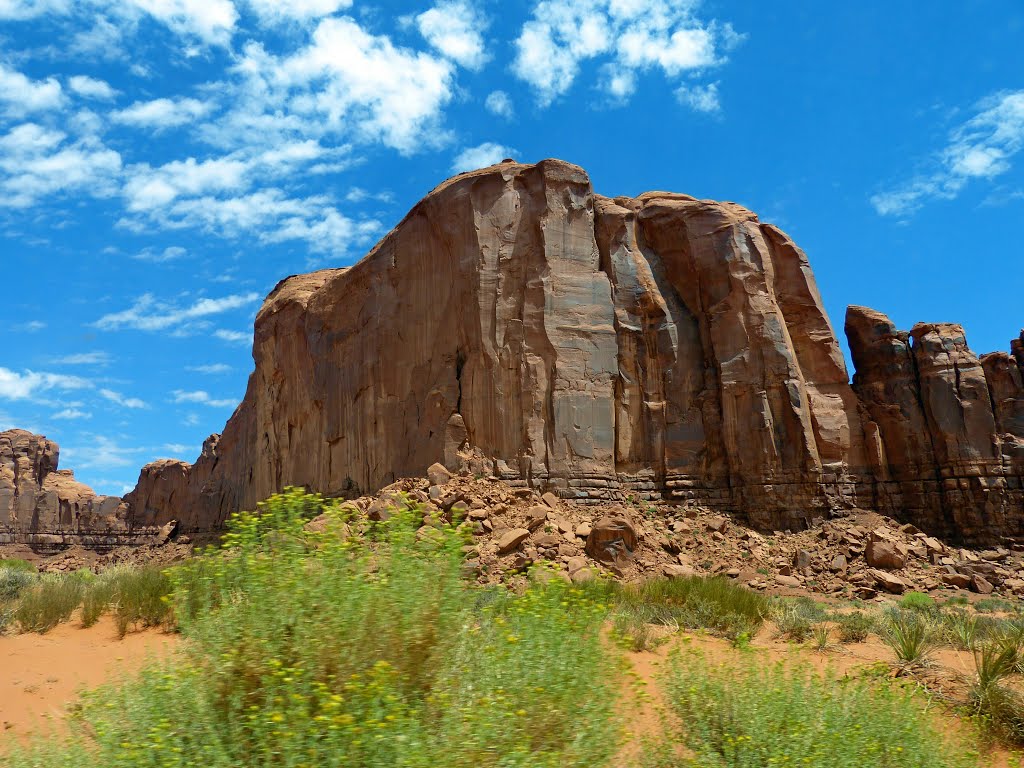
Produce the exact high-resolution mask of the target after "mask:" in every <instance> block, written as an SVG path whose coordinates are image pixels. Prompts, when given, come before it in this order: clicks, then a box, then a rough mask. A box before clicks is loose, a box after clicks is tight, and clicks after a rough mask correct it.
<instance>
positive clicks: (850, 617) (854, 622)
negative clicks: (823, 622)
mask: <svg viewBox="0 0 1024 768" xmlns="http://www.w3.org/2000/svg"><path fill="white" fill-rule="evenodd" d="M832 618H833V621H835V623H836V624H837V625H838V627H839V642H841V643H863V642H864V641H865V640H867V639H868V635H870V634H871V633H872V632H873V631H874V628H875V622H874V619H872V618H871V617H870V616H868V615H867V614H866V613H864V612H862V611H853V612H852V613H837V614H835V615H834V616H833V617H832Z"/></svg>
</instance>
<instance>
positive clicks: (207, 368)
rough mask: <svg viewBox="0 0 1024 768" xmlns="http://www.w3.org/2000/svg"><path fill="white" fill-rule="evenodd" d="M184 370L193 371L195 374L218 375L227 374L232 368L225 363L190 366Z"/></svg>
mask: <svg viewBox="0 0 1024 768" xmlns="http://www.w3.org/2000/svg"><path fill="white" fill-rule="evenodd" d="M185 370H187V371H195V372H196V373H206V374H218V373H228V372H229V371H231V370H232V368H231V366H230V365H227V364H226V363H211V364H209V365H190V366H188V367H187V368H186V369H185Z"/></svg>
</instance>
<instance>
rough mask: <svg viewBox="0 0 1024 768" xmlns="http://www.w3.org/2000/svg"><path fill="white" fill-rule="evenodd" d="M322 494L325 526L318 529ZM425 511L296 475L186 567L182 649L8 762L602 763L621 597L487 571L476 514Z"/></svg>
mask: <svg viewBox="0 0 1024 768" xmlns="http://www.w3.org/2000/svg"><path fill="white" fill-rule="evenodd" d="M320 510H322V511H324V512H325V514H326V515H327V516H328V521H329V524H328V525H327V527H326V530H325V531H324V532H322V533H308V532H306V531H305V530H304V529H303V524H304V523H305V521H306V520H307V519H308V518H309V517H310V516H311V515H310V512H311V511H320ZM421 519H422V514H421V513H418V512H416V511H413V512H409V513H400V514H396V515H395V516H394V517H392V518H391V519H390V520H389V521H387V522H385V523H370V522H368V521H366V520H365V519H357V518H353V517H351V516H349V513H345V512H342V511H340V510H339V508H337V507H334V506H333V505H331V504H329V503H325V502H323V501H322V500H320V499H319V498H316V497H310V496H308V495H305V494H302V493H299V492H297V491H291V492H289V493H286V494H283V495H281V496H277V497H274V498H273V499H271V500H270V501H269V502H268V503H267V504H266V505H263V506H262V507H261V510H260V511H259V512H258V513H248V514H243V515H239V516H236V517H235V518H234V520H233V521H232V524H231V531H230V533H229V535H228V536H227V537H226V539H225V545H224V548H223V549H222V550H220V551H217V552H212V553H208V554H205V555H203V556H200V557H198V558H196V559H195V560H193V561H191V562H189V563H187V564H186V565H184V566H181V567H179V568H176V569H173V570H172V571H171V574H170V579H171V582H172V584H173V593H172V598H171V601H172V605H173V608H174V610H175V612H176V616H177V621H178V624H179V626H180V629H181V631H182V632H183V633H184V635H185V636H186V637H187V638H188V641H189V642H188V643H187V644H186V645H185V646H184V651H183V653H184V656H183V657H182V658H178V659H177V660H175V661H172V662H168V663H166V664H160V665H155V666H152V667H150V668H149V669H148V670H147V671H145V672H144V673H143V674H142V676H141V677H140V678H139V679H138V680H137V681H135V682H131V683H129V684H127V685H123V686H121V687H116V688H114V687H111V688H105V689H100V690H99V691H97V692H95V693H93V694H91V695H89V696H88V697H87V698H86V699H85V701H84V703H83V705H82V707H81V711H80V713H79V715H78V717H79V718H80V720H81V722H82V728H81V730H80V731H79V732H78V733H77V735H75V736H74V737H72V738H71V739H70V740H69V741H67V742H66V743H64V744H62V745H58V744H55V743H54V742H53V740H52V739H51V740H48V741H41V742H38V743H37V744H35V745H34V746H30V747H28V748H27V749H25V750H22V749H20V748H19V749H16V750H15V751H14V752H13V753H12V754H11V755H8V756H5V760H4V761H3V762H4V764H5V765H8V766H11V768H24V767H27V766H71V765H74V766H75V767H76V768H89V767H90V766H104V767H106V766H133V767H134V766H185V765H203V766H207V767H208V768H218V767H219V766H232V767H234V766H239V765H245V766H299V765H308V766H437V765H452V766H502V767H503V768H504V767H505V766H508V767H509V768H512V767H514V766H560V767H561V766H590V765H602V764H605V763H606V762H607V761H608V759H609V757H610V755H611V754H612V752H613V751H614V749H615V747H616V736H615V734H617V733H618V730H617V729H616V728H615V727H614V725H613V721H612V707H613V704H614V700H615V693H616V686H615V684H614V674H613V670H614V664H612V663H611V662H610V660H609V658H608V655H607V653H608V651H607V650H606V647H605V645H604V644H603V643H602V641H601V638H600V628H601V626H602V624H603V622H604V619H605V617H606V616H607V611H608V609H607V606H606V605H605V604H604V603H603V602H599V601H595V600H594V599H593V598H592V596H591V595H590V594H589V593H588V592H584V591H582V590H578V589H575V588H573V587H572V586H571V585H568V584H566V583H564V582H563V581H561V580H551V581H550V582H549V583H548V584H546V585H544V584H538V585H534V586H531V587H530V588H528V589H527V590H526V591H525V592H524V593H523V594H520V595H516V594H513V593H511V592H509V591H508V590H506V589H479V588H475V587H472V586H470V585H468V584H467V583H466V582H465V581H464V580H462V579H461V578H460V565H461V558H462V555H461V551H460V548H461V546H462V545H463V544H464V540H463V538H462V537H461V535H460V534H459V532H458V531H457V530H455V529H452V528H451V527H447V526H446V527H441V528H438V529H437V530H438V534H437V535H436V536H431V537H417V536H416V526H417V525H418V524H419V521H420V520H421ZM354 530H356V531H358V533H359V534H360V541H359V542H358V543H357V542H355V541H353V540H351V539H350V533H351V532H352V531H354ZM141 591H142V592H145V593H146V594H152V591H151V590H149V589H148V587H147V588H146V589H145V590H141Z"/></svg>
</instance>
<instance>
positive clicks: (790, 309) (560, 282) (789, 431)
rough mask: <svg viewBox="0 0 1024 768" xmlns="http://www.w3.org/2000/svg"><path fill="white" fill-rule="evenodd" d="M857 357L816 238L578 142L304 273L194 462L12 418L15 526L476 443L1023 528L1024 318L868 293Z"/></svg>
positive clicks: (587, 493)
mask: <svg viewBox="0 0 1024 768" xmlns="http://www.w3.org/2000/svg"><path fill="white" fill-rule="evenodd" d="M846 334H847V337H848V339H849V343H850V350H851V353H852V356H853V361H854V364H855V366H856V374H855V375H854V377H853V381H852V383H851V382H850V377H849V375H848V372H847V369H846V365H845V361H844V358H843V354H842V352H841V350H840V346H839V342H838V340H837V338H836V335H835V333H834V331H833V329H832V326H831V324H830V322H829V319H828V317H827V316H826V314H825V310H824V308H823V305H822V301H821V297H820V295H819V293H818V289H817V286H816V284H815V280H814V276H813V274H812V272H811V268H810V265H809V263H808V260H807V257H806V256H805V255H804V253H803V251H801V250H800V249H799V248H798V247H797V246H796V245H795V244H794V243H793V241H792V240H791V239H790V238H789V237H788V236H787V235H785V234H784V233H783V232H782V231H780V230H779V229H777V228H776V227H774V226H772V225H770V224H764V223H761V222H760V221H759V220H758V218H757V216H756V215H754V214H753V213H751V212H750V211H748V210H746V209H744V208H742V207H740V206H739V205H736V204H735V203H728V202H724V203H723V202H713V201H710V200H698V199H695V198H693V197H690V196H688V195H682V194H673V193H668V192H648V193H646V194H643V195H640V196H639V197H636V198H629V197H617V198H614V199H610V198H606V197H602V196H600V195H597V194H595V193H594V192H593V189H592V187H591V184H590V180H589V178H588V177H587V174H586V173H585V172H584V171H583V170H582V169H580V168H578V167H576V166H574V165H570V164H568V163H565V162H561V161H559V160H545V161H543V162H541V163H538V164H536V165H522V164H518V163H515V162H512V161H505V162H503V163H501V164H499V165H496V166H492V167H490V168H486V169H483V170H479V171H474V172H471V173H465V174H461V175H459V176H456V177H454V178H452V179H449V180H448V181H446V182H444V183H443V184H441V185H440V186H439V187H437V188H436V189H434V190H433V191H432V192H431V193H430V194H428V195H427V196H426V197H425V198H424V199H423V200H422V201H420V202H419V203H418V204H417V205H416V206H415V207H414V208H413V209H412V210H411V211H410V212H409V213H408V215H407V216H406V217H405V218H404V219H403V220H402V221H401V223H399V224H398V226H397V227H395V229H394V230H392V231H391V232H390V233H388V235H387V236H385V237H384V238H383V240H381V241H380V243H378V244H377V246H376V247H375V248H374V249H373V250H372V251H371V252H370V253H369V254H368V255H367V256H366V257H365V258H363V259H362V260H361V261H360V262H358V263H357V264H356V265H354V266H352V267H350V268H347V269H327V270H323V271H319V272H314V273H312V274H307V275H300V276H294V277H289V278H287V279H285V280H283V281H281V282H280V283H279V284H278V285H277V287H276V288H275V289H274V290H273V292H271V294H270V295H269V296H268V297H267V299H266V302H265V303H264V305H263V307H262V309H261V310H260V312H259V314H258V316H257V318H256V326H255V341H254V345H253V357H254V359H255V371H254V372H253V373H252V375H251V376H250V378H249V383H248V388H247V390H246V394H245V398H244V400H243V401H242V403H241V404H240V405H239V407H238V409H237V410H236V411H235V413H234V414H233V415H232V417H231V418H230V420H229V421H228V423H227V425H226V427H225V428H224V431H223V434H221V435H213V436H211V437H210V438H209V439H208V440H207V441H206V443H205V445H204V446H203V450H202V454H201V455H200V456H199V458H198V459H197V460H196V462H195V463H194V464H187V463H183V462H180V461H170V460H164V461H157V462H155V463H152V464H149V465H147V466H146V467H145V468H143V470H142V473H141V476H140V477H139V481H138V485H137V487H136V488H135V490H134V491H132V492H131V493H129V494H128V495H127V496H125V498H124V500H123V502H122V500H120V499H116V498H113V499H111V498H102V497H96V496H95V495H94V494H92V492H91V491H89V490H88V489H87V488H85V487H84V486H81V485H79V484H77V483H75V482H74V481H73V478H72V476H71V475H70V474H68V473H62V472H60V471H57V469H56V466H57V449H56V446H54V445H53V443H51V442H49V441H46V440H43V439H42V438H38V437H34V436H31V435H28V434H27V433H19V432H12V433H6V434H4V435H0V530H3V531H6V534H5V535H6V537H7V539H8V540H11V539H17V538H18V537H21V538H22V539H27V538H31V537H33V536H36V537H38V536H41V535H42V536H51V537H52V536H60V535H65V536H67V535H72V536H81V535H86V534H107V535H121V534H129V533H131V532H133V531H141V530H147V529H148V530H152V529H153V528H155V527H156V526H160V525H162V524H164V523H166V522H167V521H169V520H171V519H175V520H177V521H178V522H179V524H180V526H181V529H182V530H187V531H197V530H209V529H215V528H217V527H218V526H220V525H222V524H223V522H224V520H225V518H226V517H227V516H228V515H229V514H230V513H231V512H233V511H236V510H239V509H248V508H253V507H254V506H255V504H256V503H257V502H259V501H260V500H262V499H263V498H265V497H267V496H268V495H270V494H271V493H273V492H275V491H277V490H279V489H281V488H282V487H284V486H287V485H295V486H305V487H307V488H309V489H312V490H315V491H318V492H321V493H324V494H331V495H347V494H354V493H366V492H372V491H374V490H376V489H379V488H381V487H382V486H385V485H387V484H389V483H391V482H392V481H394V480H395V479H396V478H400V477H404V476H416V475H419V476H421V475H423V473H424V472H425V470H426V469H427V467H428V466H430V465H431V464H432V463H434V462H435V461H440V462H442V463H443V464H445V465H446V466H448V467H449V468H451V469H453V470H455V469H460V468H461V469H466V468H468V469H469V470H470V471H472V472H474V473H476V474H484V475H488V476H491V475H493V476H497V477H500V478H503V479H505V480H507V481H509V482H511V483H513V484H521V485H530V486H532V487H534V488H536V489H538V490H542V491H553V492H555V493H556V494H558V495H560V496H562V497H564V498H575V499H578V500H584V501H587V500H615V499H617V498H622V497H623V495H624V494H627V493H628V494H635V495H639V496H641V497H643V498H650V499H661V498H666V499H670V500H678V501H687V500H689V501H691V502H692V503H695V504H699V505H702V506H705V507H707V508H710V509H713V510H721V511H722V512H726V513H729V514H731V515H733V516H735V517H737V518H738V519H741V520H743V521H744V522H747V523H749V524H751V525H753V526H755V527H759V528H763V529H793V530H796V529H801V528H805V527H807V525H808V524H810V522H811V521H812V520H814V519H815V518H827V517H830V516H835V515H841V514H843V513H844V512H845V511H846V510H850V509H853V508H865V509H873V510H877V511H879V512H882V513H884V514H888V515H891V516H893V517H895V518H897V519H899V520H902V521H906V522H910V523H913V524H915V525H917V526H918V527H919V528H921V529H923V530H926V531H928V532H930V533H933V534H936V535H941V536H946V537H949V538H951V539H958V540H962V541H965V542H968V543H989V542H992V541H994V540H1000V539H1006V538H1013V537H1024V383H1022V370H1024V332H1022V333H1021V337H1020V338H1019V339H1016V340H1014V341H1013V342H1012V354H1005V353H999V352H996V353H991V354H987V355H982V356H981V357H980V358H979V357H978V356H976V355H975V354H974V352H972V351H971V350H970V349H969V348H968V346H967V341H966V339H965V337H964V332H963V329H962V328H961V327H960V326H959V325H955V324H952V323H920V324H918V325H916V326H914V328H912V329H911V330H910V331H909V332H907V331H901V330H898V329H897V328H896V327H895V326H894V325H893V324H892V322H890V320H889V319H888V318H887V317H886V316H885V315H883V314H881V313H880V312H876V311H874V310H872V309H868V308H865V307H858V306H851V307H850V308H849V309H848V311H847V315H846Z"/></svg>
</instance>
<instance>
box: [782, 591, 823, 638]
mask: <svg viewBox="0 0 1024 768" xmlns="http://www.w3.org/2000/svg"><path fill="white" fill-rule="evenodd" d="M771 617H772V621H774V622H775V630H776V635H777V636H778V637H784V638H786V639H787V640H792V641H794V642H797V643H802V642H804V641H806V640H809V639H811V637H812V636H813V635H814V627H815V625H817V624H820V623H821V622H823V621H824V620H825V619H826V618H828V611H826V610H825V608H824V607H823V606H822V605H820V604H819V603H816V602H815V601H814V600H811V599H810V598H807V597H783V598H777V599H776V600H774V601H773V602H772V606H771Z"/></svg>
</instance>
